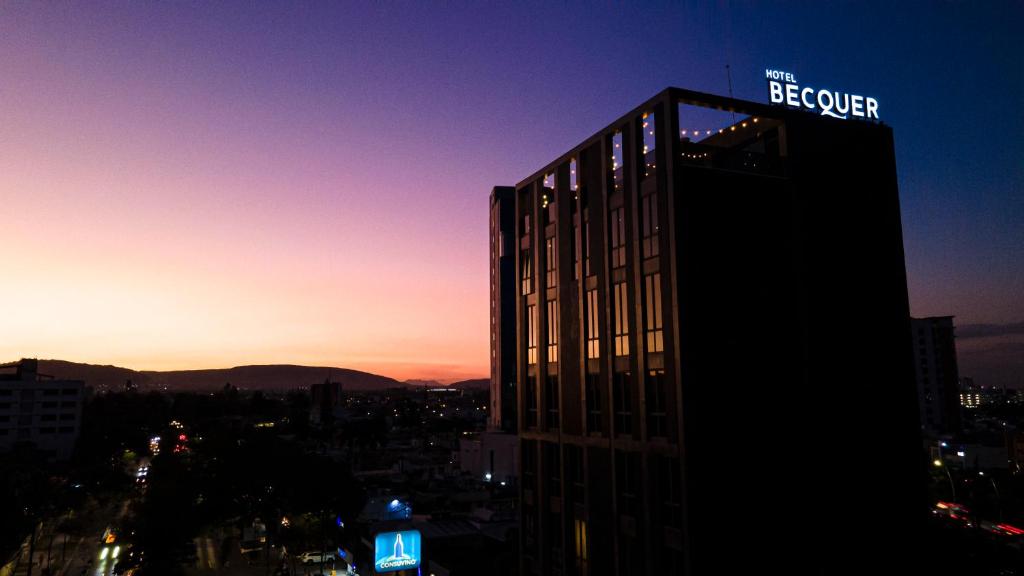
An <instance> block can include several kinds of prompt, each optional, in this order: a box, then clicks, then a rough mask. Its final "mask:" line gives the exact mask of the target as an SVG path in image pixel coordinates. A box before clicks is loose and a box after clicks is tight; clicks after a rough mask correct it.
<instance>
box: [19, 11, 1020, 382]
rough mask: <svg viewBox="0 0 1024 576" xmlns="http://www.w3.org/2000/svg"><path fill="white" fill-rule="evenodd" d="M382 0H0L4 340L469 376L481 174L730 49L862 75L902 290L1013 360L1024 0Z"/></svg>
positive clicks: (97, 357)
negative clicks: (905, 286) (889, 163)
mask: <svg viewBox="0 0 1024 576" xmlns="http://www.w3.org/2000/svg"><path fill="white" fill-rule="evenodd" d="M382 4H383V5H382V6H374V5H372V4H371V3H352V4H350V5H346V4H342V3H337V4H334V3H331V4H329V3H322V2H311V3H303V4H299V5H297V6H293V5H286V3H248V2H246V3H230V2H217V3H205V2H203V3H185V2H163V3H156V2H132V3H128V2H122V3H116V4H100V3H93V2H88V3H86V2H82V3H71V2H61V3H46V4H44V3H36V2H17V3H6V2H5V3H2V4H0V216H2V222H0V262H2V263H3V265H4V276H3V280H2V281H0V306H2V312H3V313H2V315H0V361H5V360H12V359H17V358H19V357H22V356H36V357H40V358H61V359H65V360H73V361H79V362H91V363H103V364H117V365H121V366H126V367H130V368H136V369H157V370H159V369H180V368H212V367H226V366H234V365H240V364H256V363H259V364H264V363H295V364H309V365H333V366H343V367H348V368H355V369H361V370H368V371H372V372H376V373H379V374H383V375H387V376H392V377H396V378H402V379H404V378H442V379H456V378H466V377H484V376H486V374H487V371H488V363H487V359H488V302H487V298H488V289H487V287H488V266H487V216H488V211H487V197H488V192H489V191H490V188H491V187H492V186H494V185H497V184H515V183H516V182H518V181H519V180H520V179H522V178H523V177H525V176H527V175H529V174H530V173H532V172H533V171H535V170H536V169H538V168H539V167H541V166H543V165H544V164H545V163H546V162H547V161H548V160H550V159H552V158H554V157H555V156H557V155H558V154H560V153H562V152H564V151H565V150H568V149H569V148H570V147H572V146H573V145H575V144H577V143H578V142H580V141H581V140H583V139H584V138H585V137H587V136H589V135H590V134H592V133H593V132H595V131H597V130H598V129H600V128H602V127H603V126H605V125H606V124H607V123H608V122H610V121H611V120H613V119H615V118H617V117H619V116H621V115H622V114H623V113H625V112H626V111H628V110H629V109H631V108H633V107H634V106H636V105H637V104H639V103H640V102H642V101H643V100H645V99H647V98H648V97H650V96H652V95H654V94H655V93H656V92H658V91H660V90H661V89H663V88H665V87H666V86H669V85H673V86H679V87H682V88H690V89H694V90H701V91H707V92H713V93H719V94H726V93H727V91H728V88H727V81H726V75H725V65H726V64H727V63H729V64H731V69H732V81H733V89H734V93H735V95H736V96H737V97H739V98H744V99H749V100H755V101H761V102H765V101H767V89H766V85H765V81H764V69H765V68H777V69H783V70H787V71H792V72H794V73H795V74H796V75H797V79H798V80H799V81H801V83H804V82H806V83H807V84H809V85H814V86H825V87H830V88H834V89H837V90H841V91H848V92H856V93H861V94H865V95H871V96H874V97H877V98H878V100H879V102H880V109H879V114H880V116H881V118H882V120H883V121H885V122H886V123H888V124H890V125H892V126H893V127H894V131H895V137H896V147H897V162H898V171H899V178H900V191H901V202H902V209H903V222H904V234H905V242H906V250H907V269H908V273H909V275H910V295H911V308H912V312H913V313H914V314H915V315H956V316H957V323H958V325H978V324H984V325H989V326H990V329H991V330H994V332H992V331H990V332H985V331H984V330H981V329H976V330H975V332H973V333H971V332H968V336H969V338H966V339H965V342H964V346H963V347H962V350H966V354H967V357H962V358H961V364H962V368H961V372H962V373H965V372H970V370H971V369H972V368H974V367H977V369H976V370H975V371H976V372H978V373H979V374H988V373H991V374H996V376H993V378H995V379H998V378H1006V377H1007V376H1006V370H1005V363H1004V364H999V361H996V367H995V368H991V367H984V366H989V365H988V364H984V362H989V363H991V361H992V358H993V357H992V356H987V357H986V358H988V359H987V360H985V361H984V362H983V361H982V360H979V358H981V357H982V356H983V355H984V354H988V353H989V352H991V350H992V349H993V348H992V347H991V346H989V347H986V345H985V342H986V339H988V341H989V343H990V344H993V345H994V346H995V348H994V349H996V350H998V351H999V352H998V354H1002V355H1003V356H999V357H1005V358H1007V362H1010V363H1011V364H1012V362H1014V361H1015V360H1014V358H1016V359H1017V360H1016V361H1017V362H1018V363H1020V358H1022V357H1024V323H1022V321H1024V112H1022V105H1024V67H1022V66H1021V64H1020V56H1021V55H1022V54H1024V40H1022V38H1024V36H1022V35H1021V34H1020V30H1019V27H1020V24H1021V22H1024V4H1020V3H1007V4H999V3H984V5H980V6H975V5H974V4H969V3H935V4H930V5H929V6H930V8H929V9H928V10H921V9H920V8H919V7H913V6H905V5H904V4H902V3H901V4H900V6H901V7H900V8H891V7H889V5H888V4H887V3H881V4H878V5H872V4H865V3H843V4H839V5H837V4H834V3H828V4H829V6H828V7H824V6H820V5H819V3H808V4H799V3H786V4H785V5H784V6H783V7H781V8H777V7H773V6H772V5H769V4H767V3H759V4H746V3H739V2H734V3H728V2H721V3H717V4H713V5H712V4H710V3H705V2H700V3H683V4H678V5H673V6H671V7H664V6H661V7H653V8H650V7H649V8H640V7H621V6H614V5H612V4H610V3H606V2H605V3H595V4H593V5H590V6H586V5H582V4H576V3H550V5H549V3H539V4H535V5H533V6H532V7H531V6H530V5H525V4H521V3H514V4H513V3H509V5H508V6H507V7H505V8H502V7H498V6H495V5H490V3H479V4H480V5H481V6H483V4H488V6H487V7H486V8H483V7H480V8H477V7H475V6H477V4H478V3H464V4H461V3H452V4H445V5H442V4H427V3H417V4H412V3H382ZM867 30H870V32H871V33H870V34H869V35H865V31H867ZM822 193H828V191H827V190H823V191H822ZM841 312H842V310H841V309H837V313H841ZM991 326H996V327H997V328H994V329H992V328H991ZM999 326H1004V327H1006V326H1008V327H1009V328H1004V329H1002V330H1000V329H999V328H998V327H999ZM1015 326H1016V328H1014V327H1015ZM971 334H974V335H973V336H972V335H971ZM979 334H980V335H979ZM992 338H995V339H994V340H992ZM968 340H969V341H968ZM979 343H980V344H979ZM1007 346H1008V348H1007ZM975 349H977V350H981V352H979V354H981V355H979V356H973V357H972V356H971V354H972V353H973V352H971V350H975ZM986 350H987V351H989V352H986ZM972 358H974V359H972ZM965 362H966V366H964V364H965ZM972 362H973V364H972ZM999 366H1004V368H999ZM992 370H995V372H992ZM1000 370H1002V372H1000ZM999 374H1001V376H999ZM967 375H971V374H970V373H968V374H967ZM976 379H978V380H983V379H982V378H976ZM979 383H984V381H981V382H979Z"/></svg>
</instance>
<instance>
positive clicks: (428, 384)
mask: <svg viewBox="0 0 1024 576" xmlns="http://www.w3.org/2000/svg"><path fill="white" fill-rule="evenodd" d="M403 384H407V385H409V386H415V387H417V388H420V387H425V388H442V387H444V384H441V383H440V382H438V381H437V380H415V379H414V380H406V381H405V382H403Z"/></svg>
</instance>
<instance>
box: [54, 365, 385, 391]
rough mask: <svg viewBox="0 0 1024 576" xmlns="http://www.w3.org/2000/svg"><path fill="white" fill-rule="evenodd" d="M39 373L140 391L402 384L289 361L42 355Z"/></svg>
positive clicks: (370, 387) (358, 388)
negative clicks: (119, 360) (146, 364)
mask: <svg viewBox="0 0 1024 576" xmlns="http://www.w3.org/2000/svg"><path fill="white" fill-rule="evenodd" d="M39 372H41V373H43V374H49V375H52V376H54V377H55V378H61V379H74V380H84V381H85V383H86V384H87V385H89V386H92V387H93V388H96V389H115V390H117V389H122V388H123V387H124V384H125V382H127V381H128V380H129V379H130V380H131V381H132V383H133V384H136V385H137V386H138V387H139V389H140V390H153V389H164V388H166V389H168V390H177V391H186V392H194V391H212V390H219V389H221V388H223V387H224V384H226V383H228V382H230V383H231V385H232V386H235V387H237V388H239V389H242V390H291V389H294V388H308V387H309V386H310V385H311V384H317V383H320V382H323V381H324V380H326V379H327V378H328V377H330V379H331V381H333V382H341V384H342V386H343V387H344V388H345V389H346V390H352V391H368V390H384V389H387V388H401V387H403V386H404V384H403V383H401V382H399V381H398V380H395V379H393V378H388V377H386V376H379V375H377V374H371V373H369V372H360V371H358V370H349V369H347V368H332V367H326V366H324V367H321V366H294V365H291V364H269V365H256V366H236V367H234V368H215V369H209V370H171V371H166V372H160V371H155V370H131V369H129V368H121V367H119V366H101V365H97V364H80V363H77V362H67V361H64V360H40V361H39Z"/></svg>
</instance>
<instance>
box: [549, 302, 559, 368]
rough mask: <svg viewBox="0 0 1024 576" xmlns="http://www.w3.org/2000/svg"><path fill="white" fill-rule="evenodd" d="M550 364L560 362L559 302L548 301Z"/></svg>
mask: <svg viewBox="0 0 1024 576" xmlns="http://www.w3.org/2000/svg"><path fill="white" fill-rule="evenodd" d="M547 324H548V330H547V335H548V362H558V301H557V300H548V314H547Z"/></svg>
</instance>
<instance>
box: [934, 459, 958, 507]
mask: <svg viewBox="0 0 1024 576" xmlns="http://www.w3.org/2000/svg"><path fill="white" fill-rule="evenodd" d="M932 464H935V467H936V468H942V470H943V471H945V472H946V477H947V478H949V489H950V490H951V491H952V492H953V502H956V486H955V485H954V484H953V475H952V474H950V473H949V468H947V467H945V466H943V465H942V460H938V459H936V460H935V461H934V462H932Z"/></svg>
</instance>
